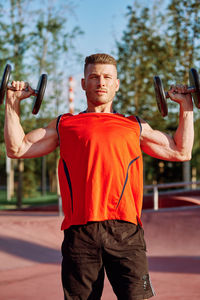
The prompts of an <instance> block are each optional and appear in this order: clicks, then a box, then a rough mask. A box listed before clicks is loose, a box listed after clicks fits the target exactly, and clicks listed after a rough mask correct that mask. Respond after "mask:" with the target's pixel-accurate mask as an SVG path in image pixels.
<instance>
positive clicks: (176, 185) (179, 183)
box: [144, 181, 200, 210]
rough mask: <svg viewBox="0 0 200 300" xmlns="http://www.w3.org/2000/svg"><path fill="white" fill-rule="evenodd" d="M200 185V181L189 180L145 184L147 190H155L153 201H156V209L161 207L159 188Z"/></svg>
mask: <svg viewBox="0 0 200 300" xmlns="http://www.w3.org/2000/svg"><path fill="white" fill-rule="evenodd" d="M198 185H200V181H189V182H175V183H164V184H153V185H145V186H144V191H145V190H146V191H147V190H153V203H154V210H158V209H159V204H158V199H159V190H160V189H171V188H177V187H184V188H185V187H187V188H189V187H190V186H191V187H192V189H193V190H194V189H196V187H197V186H198Z"/></svg>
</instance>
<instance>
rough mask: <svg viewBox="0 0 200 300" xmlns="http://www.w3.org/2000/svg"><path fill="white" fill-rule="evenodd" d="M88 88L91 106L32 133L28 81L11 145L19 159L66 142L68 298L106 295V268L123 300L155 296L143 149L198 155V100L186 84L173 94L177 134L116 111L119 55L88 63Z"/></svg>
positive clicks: (13, 108) (9, 117)
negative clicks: (27, 120) (23, 116)
mask: <svg viewBox="0 0 200 300" xmlns="http://www.w3.org/2000/svg"><path fill="white" fill-rule="evenodd" d="M81 84H82V88H83V90H84V91H85V94H86V98H87V110H86V111H84V112H82V113H80V114H77V115H71V114H63V115H61V116H59V117H58V118H57V119H55V120H53V121H52V122H51V123H50V124H49V125H48V126H47V127H45V128H39V129H36V130H33V131H31V132H29V133H28V134H25V133H24V130H23V128H22V126H21V124H20V100H22V99H24V98H27V97H29V96H30V95H31V94H32V93H33V91H32V89H31V88H30V87H29V91H28V92H27V91H25V83H24V82H13V83H12V85H13V86H14V87H15V88H16V89H17V91H11V90H8V91H7V100H6V114H5V142H6V149H7V155H8V156H9V157H11V158H32V157H39V156H42V155H46V154H48V153H50V152H51V151H53V150H55V148H56V147H57V146H59V147H60V162H59V181H60V189H61V196H62V202H63V211H64V220H63V223H62V230H64V241H63V244H62V255H63V261H62V284H63V289H64V295H65V299H74V300H75V299H83V300H85V299H90V300H91V299H95V300H98V299H100V298H101V294H102V290H103V281H104V271H105V270H106V273H107V276H108V279H109V281H110V283H111V285H112V288H113V290H114V293H115V294H116V295H117V298H118V299H120V300H124V299H126V300H128V299H129V300H141V299H148V298H150V297H152V296H153V295H154V292H153V289H152V286H151V282H150V279H149V274H148V265H147V258H146V245H145V240H144V236H143V233H144V232H143V228H142V222H141V220H140V216H141V209H142V197H143V169H142V151H144V152H145V153H147V154H149V155H151V156H153V157H156V158H158V159H164V160H169V161H187V160H190V159H191V152H192V146H193V138H194V133H193V104H192V99H191V95H189V94H183V92H184V91H185V90H186V87H185V86H174V87H172V88H171V90H170V92H169V95H170V97H171V99H172V100H173V101H175V102H178V103H179V105H180V116H179V125H178V128H177V130H176V132H175V134H174V136H173V137H171V136H169V135H168V134H166V133H163V132H160V131H159V130H153V129H152V128H151V127H150V126H149V125H148V124H147V123H146V122H145V121H144V120H141V119H140V118H139V117H135V116H129V117H125V116H124V115H122V114H120V113H116V112H114V111H113V108H112V104H113V99H114V97H115V94H116V92H117V91H118V89H119V80H118V78H117V68H116V61H115V59H114V58H113V57H112V56H110V55H107V54H94V55H91V56H88V57H87V58H86V60H85V68H84V78H83V79H82V82H81Z"/></svg>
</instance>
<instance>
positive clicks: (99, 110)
mask: <svg viewBox="0 0 200 300" xmlns="http://www.w3.org/2000/svg"><path fill="white" fill-rule="evenodd" d="M86 112H88V113H91V112H94V113H113V112H114V111H113V108H112V106H104V105H102V106H101V105H100V106H94V107H91V106H88V108H87V109H86Z"/></svg>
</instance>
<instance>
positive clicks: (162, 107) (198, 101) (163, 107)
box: [153, 68, 200, 117]
mask: <svg viewBox="0 0 200 300" xmlns="http://www.w3.org/2000/svg"><path fill="white" fill-rule="evenodd" d="M153 81H154V89H155V94H156V101H157V105H158V109H159V111H160V113H161V115H162V116H163V117H165V116H167V115H168V108H167V101H166V99H167V98H169V94H168V92H165V91H164V88H163V84H162V80H161V79H160V77H159V76H154V78H153ZM189 82H190V87H188V88H187V91H186V94H189V93H191V94H192V98H193V100H194V103H195V105H196V107H197V108H200V83H199V75H198V73H197V71H196V69H194V68H192V69H190V71H189Z"/></svg>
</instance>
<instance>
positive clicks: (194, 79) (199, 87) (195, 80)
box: [189, 68, 200, 108]
mask: <svg viewBox="0 0 200 300" xmlns="http://www.w3.org/2000/svg"><path fill="white" fill-rule="evenodd" d="M189 82H190V86H192V87H194V88H195V92H194V93H192V98H193V100H194V103H195V105H196V107H197V108H200V83H199V75H198V73H197V71H196V69H194V68H192V69H190V72H189Z"/></svg>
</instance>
